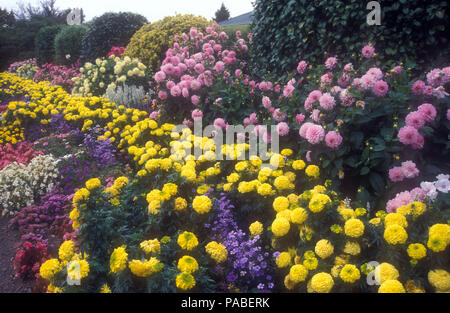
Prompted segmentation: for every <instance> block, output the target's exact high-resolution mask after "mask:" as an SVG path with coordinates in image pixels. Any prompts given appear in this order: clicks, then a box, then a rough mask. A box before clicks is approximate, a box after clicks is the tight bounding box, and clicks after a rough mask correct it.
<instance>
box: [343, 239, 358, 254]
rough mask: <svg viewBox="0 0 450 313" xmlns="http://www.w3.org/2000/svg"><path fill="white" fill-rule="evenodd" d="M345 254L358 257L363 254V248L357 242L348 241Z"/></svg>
mask: <svg viewBox="0 0 450 313" xmlns="http://www.w3.org/2000/svg"><path fill="white" fill-rule="evenodd" d="M344 253H347V254H350V255H358V254H360V253H361V247H360V246H359V243H357V242H356V241H347V242H346V243H345V247H344Z"/></svg>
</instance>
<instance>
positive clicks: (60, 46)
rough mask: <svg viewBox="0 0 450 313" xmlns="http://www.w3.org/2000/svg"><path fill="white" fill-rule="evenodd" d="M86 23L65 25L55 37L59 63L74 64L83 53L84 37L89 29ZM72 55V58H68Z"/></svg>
mask: <svg viewBox="0 0 450 313" xmlns="http://www.w3.org/2000/svg"><path fill="white" fill-rule="evenodd" d="M88 29H89V28H88V27H87V26H85V25H73V26H67V27H64V28H63V29H62V30H61V31H60V32H59V33H58V34H57V35H56V37H55V60H56V62H57V63H58V64H73V63H75V62H76V61H77V60H78V59H79V58H80V55H81V45H82V39H83V37H84V36H85V35H86V33H87V31H88ZM67 55H70V58H66V56H67Z"/></svg>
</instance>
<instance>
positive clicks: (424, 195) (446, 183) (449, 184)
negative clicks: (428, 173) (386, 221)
mask: <svg viewBox="0 0 450 313" xmlns="http://www.w3.org/2000/svg"><path fill="white" fill-rule="evenodd" d="M449 178H450V175H444V174H440V175H438V176H437V177H436V181H434V182H422V183H420V188H419V187H418V188H414V189H413V190H411V191H403V192H400V193H398V194H397V195H396V196H395V197H394V199H392V200H389V201H388V202H387V204H386V211H387V212H388V213H392V212H396V211H397V209H398V208H399V207H401V206H403V205H408V204H410V203H411V202H414V201H424V200H426V199H427V200H430V201H434V200H435V199H436V197H437V196H438V194H439V192H442V193H446V194H447V193H449V192H450V180H449Z"/></svg>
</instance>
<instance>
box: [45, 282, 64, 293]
mask: <svg viewBox="0 0 450 313" xmlns="http://www.w3.org/2000/svg"><path fill="white" fill-rule="evenodd" d="M62 292H63V290H62V289H61V288H59V287H56V286H53V285H52V284H49V285H48V287H47V293H62Z"/></svg>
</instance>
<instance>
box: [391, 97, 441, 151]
mask: <svg viewBox="0 0 450 313" xmlns="http://www.w3.org/2000/svg"><path fill="white" fill-rule="evenodd" d="M436 115H437V111H436V108H435V107H434V106H433V105H432V104H430V103H424V104H422V105H420V106H419V107H418V108H417V110H416V111H413V112H411V113H409V114H408V115H407V116H406V118H405V122H406V125H405V126H404V127H402V128H401V129H400V130H399V132H398V138H399V139H400V142H401V143H403V144H404V145H411V146H412V148H413V149H422V148H423V145H424V138H423V136H422V135H421V134H420V133H419V130H420V129H421V128H422V127H423V126H424V125H425V124H426V123H428V122H431V121H433V120H434V119H435V118H436Z"/></svg>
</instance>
